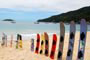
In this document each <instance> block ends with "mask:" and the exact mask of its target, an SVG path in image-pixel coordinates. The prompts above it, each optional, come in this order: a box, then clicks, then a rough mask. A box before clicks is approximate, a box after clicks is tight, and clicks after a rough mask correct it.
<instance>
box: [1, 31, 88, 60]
mask: <svg viewBox="0 0 90 60" xmlns="http://www.w3.org/2000/svg"><path fill="white" fill-rule="evenodd" d="M89 36H90V32H88V33H87V40H86V41H87V42H86V48H85V60H90V40H89V39H90V37H89ZM79 37H80V33H79V32H77V33H76V36H75V45H74V46H75V47H74V53H73V60H76V57H77V50H78V43H79V42H78V40H79ZM49 39H50V41H49V42H50V47H49V49H50V50H51V46H52V44H51V42H52V37H49ZM68 40H69V34H68V33H66V34H65V42H64V51H63V52H64V53H63V60H66V55H67V48H68ZM58 43H59V36H58V41H57V48H56V52H55V60H57V52H58ZM0 44H1V42H0ZM35 44H36V41H35ZM30 45H31V43H30V40H23V48H22V49H16V47H15V42H13V47H10V42H8V46H7V47H2V46H0V60H50V57H49V56H48V57H46V56H45V55H44V54H42V55H40V54H35V52H32V51H31V50H30ZM50 50H49V52H50ZM49 54H50V53H49Z"/></svg>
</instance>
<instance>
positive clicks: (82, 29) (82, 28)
mask: <svg viewBox="0 0 90 60" xmlns="http://www.w3.org/2000/svg"><path fill="white" fill-rule="evenodd" d="M86 34H87V24H86V21H85V19H81V22H80V40H79V46H78V56H77V60H84V51H85V44H86Z"/></svg>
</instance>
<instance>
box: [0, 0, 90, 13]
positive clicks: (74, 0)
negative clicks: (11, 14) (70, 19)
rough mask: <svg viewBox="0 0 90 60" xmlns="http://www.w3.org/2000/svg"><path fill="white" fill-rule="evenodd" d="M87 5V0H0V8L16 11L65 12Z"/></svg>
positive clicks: (89, 3)
mask: <svg viewBox="0 0 90 60" xmlns="http://www.w3.org/2000/svg"><path fill="white" fill-rule="evenodd" d="M89 5H90V1H89V0H0V8H10V9H14V10H17V11H18V10H19V11H20V10H21V11H54V12H66V11H70V10H75V9H78V8H81V7H84V6H89Z"/></svg>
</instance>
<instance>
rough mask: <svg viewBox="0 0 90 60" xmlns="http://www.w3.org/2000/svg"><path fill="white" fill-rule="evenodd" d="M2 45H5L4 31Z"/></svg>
mask: <svg viewBox="0 0 90 60" xmlns="http://www.w3.org/2000/svg"><path fill="white" fill-rule="evenodd" d="M1 46H5V33H2V44H1Z"/></svg>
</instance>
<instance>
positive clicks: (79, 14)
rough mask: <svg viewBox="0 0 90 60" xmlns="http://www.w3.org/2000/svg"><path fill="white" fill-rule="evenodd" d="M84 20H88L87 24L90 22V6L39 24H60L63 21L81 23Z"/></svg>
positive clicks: (42, 20) (55, 16) (44, 20)
mask: <svg viewBox="0 0 90 60" xmlns="http://www.w3.org/2000/svg"><path fill="white" fill-rule="evenodd" d="M82 18H84V19H86V21H87V22H90V6H88V7H84V8H80V9H78V10H74V11H70V12H67V13H62V14H59V15H54V16H51V17H49V18H45V19H40V20H38V21H37V22H54V23H58V22H60V21H63V22H66V23H69V22H70V21H71V20H74V21H75V22H77V23H79V22H80V20H81V19H82Z"/></svg>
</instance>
